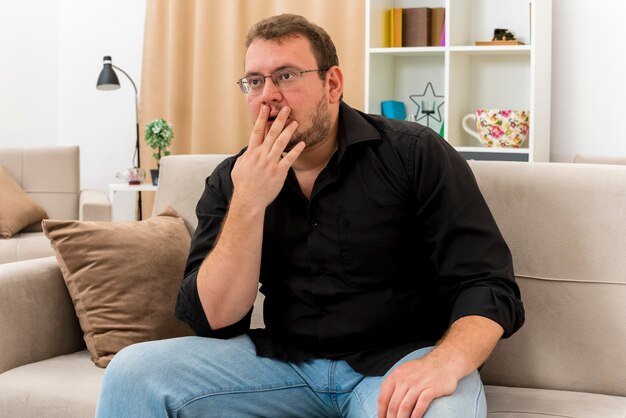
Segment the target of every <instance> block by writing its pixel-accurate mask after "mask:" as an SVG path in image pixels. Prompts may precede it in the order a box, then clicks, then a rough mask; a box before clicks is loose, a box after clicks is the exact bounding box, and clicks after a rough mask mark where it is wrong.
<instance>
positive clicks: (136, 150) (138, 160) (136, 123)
mask: <svg viewBox="0 0 626 418" xmlns="http://www.w3.org/2000/svg"><path fill="white" fill-rule="evenodd" d="M111 66H112V67H113V68H115V69H116V70H120V71H121V72H122V74H124V75H125V76H126V78H128V79H129V80H130V83H131V84H132V85H133V89H134V90H135V135H136V139H137V140H136V141H135V155H134V156H133V162H134V161H135V156H136V157H137V165H136V166H135V168H139V167H141V164H140V159H139V97H138V93H137V86H136V85H135V82H134V81H133V79H132V78H130V76H129V75H128V74H127V73H126V71H124V70H122V69H121V68H120V67H118V66H116V65H114V64H111ZM137 193H138V196H139V197H138V200H137V204H138V206H139V220H142V219H143V216H142V207H141V206H142V205H141V192H140V191H139V192H137Z"/></svg>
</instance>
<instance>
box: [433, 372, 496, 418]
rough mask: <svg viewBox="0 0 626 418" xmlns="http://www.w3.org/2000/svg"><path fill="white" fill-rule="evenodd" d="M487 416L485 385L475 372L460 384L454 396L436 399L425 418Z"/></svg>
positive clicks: (480, 417)
mask: <svg viewBox="0 0 626 418" xmlns="http://www.w3.org/2000/svg"><path fill="white" fill-rule="evenodd" d="M486 416H487V401H486V399H485V392H484V389H483V384H482V382H481V381H480V375H479V374H478V372H474V373H472V374H471V375H469V376H467V377H465V378H464V379H462V380H461V381H460V382H459V384H458V386H457V389H456V391H455V392H454V393H453V394H452V395H449V396H444V397H441V398H438V399H435V400H434V401H433V402H432V403H431V404H430V406H429V407H428V410H427V411H426V415H425V416H424V418H440V417H446V418H447V417H471V418H474V417H476V418H485V417H486Z"/></svg>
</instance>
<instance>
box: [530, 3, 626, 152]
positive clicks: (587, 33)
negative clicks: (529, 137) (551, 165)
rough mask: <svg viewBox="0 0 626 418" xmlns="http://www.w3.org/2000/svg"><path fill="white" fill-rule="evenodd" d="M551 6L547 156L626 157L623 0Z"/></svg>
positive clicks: (624, 8)
mask: <svg viewBox="0 0 626 418" xmlns="http://www.w3.org/2000/svg"><path fill="white" fill-rule="evenodd" d="M539 1H541V0H539ZM552 7H553V9H552V126H551V131H552V138H551V160H552V161H564V162H571V161H572V160H573V158H574V155H575V154H576V153H587V154H596V155H622V156H626V135H625V134H624V132H623V131H622V127H621V122H623V121H624V120H625V119H626V108H625V106H624V104H623V103H624V100H625V99H626V53H625V51H626V45H625V44H624V39H625V37H624V27H625V19H626V2H624V1H622V0H595V1H579V0H576V1H572V0H553V6H552Z"/></svg>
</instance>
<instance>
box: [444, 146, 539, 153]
mask: <svg viewBox="0 0 626 418" xmlns="http://www.w3.org/2000/svg"><path fill="white" fill-rule="evenodd" d="M454 148H455V149H456V150H457V151H459V152H483V153H491V154H494V153H496V154H528V153H529V150H528V148H495V147H456V146H455V147H454Z"/></svg>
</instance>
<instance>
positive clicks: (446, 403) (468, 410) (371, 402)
mask: <svg viewBox="0 0 626 418" xmlns="http://www.w3.org/2000/svg"><path fill="white" fill-rule="evenodd" d="M432 349H433V347H426V348H422V349H419V350H416V351H414V352H412V353H409V354H408V355H406V356H405V357H404V358H402V359H401V360H400V361H398V362H397V363H396V364H395V365H394V366H393V367H392V368H391V369H390V370H389V371H388V372H387V373H386V374H385V375H384V376H380V377H367V378H365V379H363V381H361V383H360V384H359V385H358V386H357V387H356V388H355V389H354V394H353V396H351V397H350V400H349V403H348V405H347V406H348V408H347V409H348V411H349V412H348V413H347V414H346V415H347V416H350V417H363V416H365V417H377V416H378V395H379V393H380V387H381V386H382V384H383V382H384V380H385V378H386V377H387V376H388V375H389V374H390V373H391V372H392V371H393V370H394V369H395V368H396V367H398V366H399V365H400V364H402V363H405V362H407V361H410V360H415V359H418V358H421V357H423V356H425V355H426V354H428V353H430V352H431V351H432ZM486 416H487V403H486V400H485V394H484V390H483V385H482V382H481V381H480V375H479V374H478V372H477V371H475V372H474V373H472V374H470V375H469V376H467V377H465V378H464V379H462V380H461V381H460V382H459V384H458V386H457V389H456V391H455V392H454V393H453V394H452V395H450V396H444V397H442V398H439V399H435V400H434V401H433V402H432V403H431V405H430V407H429V408H428V410H427V412H426V415H425V416H424V417H425V418H439V417H441V418H448V417H486Z"/></svg>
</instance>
